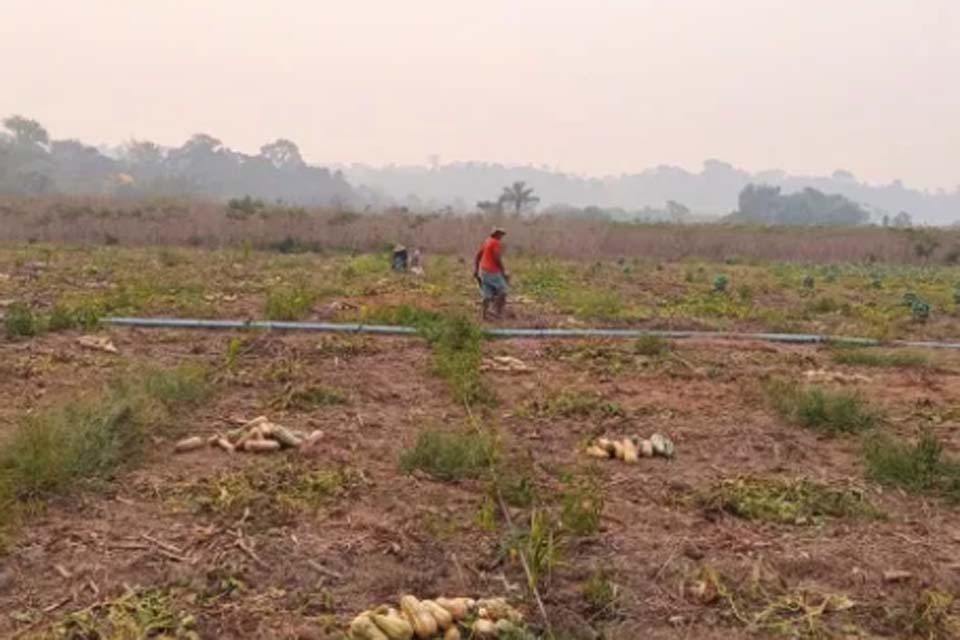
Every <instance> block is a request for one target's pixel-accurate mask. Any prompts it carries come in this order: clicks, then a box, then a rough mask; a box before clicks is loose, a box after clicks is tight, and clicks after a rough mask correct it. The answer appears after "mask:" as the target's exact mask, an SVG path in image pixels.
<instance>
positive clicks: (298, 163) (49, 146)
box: [0, 116, 356, 205]
mask: <svg viewBox="0 0 960 640" xmlns="http://www.w3.org/2000/svg"><path fill="white" fill-rule="evenodd" d="M2 124H3V130H2V131H0V193H2V194H8V195H23V196H41V195H56V194H63V195H95V194H104V195H110V196H121V197H123V196H129V197H143V196H165V195H168V196H195V197H206V198H213V199H218V200H221V199H227V198H230V197H236V196H242V195H248V196H253V197H255V198H262V199H265V200H270V201H275V200H283V201H285V202H291V203H297V204H304V205H327V204H343V205H346V204H348V203H351V202H353V201H355V200H356V194H355V192H354V190H353V189H352V188H351V186H350V184H349V183H348V182H347V181H346V179H345V178H344V177H343V175H342V174H341V173H340V172H334V173H331V172H330V171H329V170H328V169H325V168H322V167H315V166H311V165H308V164H307V163H306V162H305V161H304V159H303V157H302V156H301V154H300V150H299V148H298V147H297V145H296V144H295V143H294V142H292V141H290V140H286V139H282V138H281V139H278V140H275V141H273V142H270V143H267V144H264V145H263V146H262V147H260V152H259V153H258V154H257V155H248V154H244V153H240V152H238V151H234V150H232V149H230V148H228V147H226V146H224V144H223V143H222V142H221V141H220V140H218V139H217V138H214V137H213V136H211V135H208V134H205V133H198V134H195V135H193V136H191V137H190V139H189V140H187V141H186V142H184V143H183V145H181V146H179V147H174V148H166V147H162V146H160V145H158V144H155V143H153V142H149V141H143V140H132V141H130V142H128V143H126V144H124V145H123V146H122V147H120V148H119V149H116V150H114V152H111V153H109V154H107V153H104V152H103V151H101V150H100V149H98V148H96V147H93V146H90V145H87V144H84V143H82V142H80V141H79V140H72V139H68V140H55V139H53V138H51V136H50V134H49V132H48V131H47V130H46V129H45V128H44V127H43V126H42V125H41V124H40V123H38V122H37V121H35V120H31V119H28V118H24V117H22V116H11V117H8V118H5V119H4V120H3V121H2Z"/></svg>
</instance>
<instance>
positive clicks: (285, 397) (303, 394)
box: [270, 385, 347, 411]
mask: <svg viewBox="0 0 960 640" xmlns="http://www.w3.org/2000/svg"><path fill="white" fill-rule="evenodd" d="M346 403H347V396H346V395H344V393H343V392H342V391H340V390H339V389H334V388H332V387H325V386H322V385H311V386H307V387H295V386H291V387H289V388H287V389H286V390H284V391H283V392H282V393H281V394H280V395H279V396H277V397H276V398H274V399H273V401H271V403H270V404H271V406H273V407H274V408H277V409H283V410H285V411H290V410H294V411H309V410H311V409H316V408H317V407H330V406H334V405H341V404H346Z"/></svg>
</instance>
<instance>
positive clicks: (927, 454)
mask: <svg viewBox="0 0 960 640" xmlns="http://www.w3.org/2000/svg"><path fill="white" fill-rule="evenodd" d="M865 458H866V464H867V474H868V476H869V477H870V479H871V480H873V481H875V482H879V483H880V484H884V485H887V486H892V487H899V488H901V489H905V490H906V491H910V492H912V493H922V494H932V495H940V496H943V497H946V498H948V499H950V500H952V501H960V461H958V460H954V459H951V458H948V457H946V456H945V455H944V451H943V445H942V444H941V443H940V441H939V440H938V439H937V438H936V436H934V435H933V434H932V433H930V432H929V431H926V432H924V433H923V434H922V435H921V436H920V438H919V439H918V440H917V442H916V443H915V444H909V443H907V442H903V441H899V440H895V439H893V438H892V437H890V436H877V437H875V438H873V439H871V440H870V441H869V442H868V443H867V444H866V447H865Z"/></svg>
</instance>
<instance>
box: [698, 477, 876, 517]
mask: <svg viewBox="0 0 960 640" xmlns="http://www.w3.org/2000/svg"><path fill="white" fill-rule="evenodd" d="M694 501H695V502H696V504H697V505H698V506H699V507H700V508H702V509H703V510H704V511H706V512H707V513H728V514H730V515H733V516H736V517H738V518H743V519H745V520H762V521H765V522H774V523H777V524H792V525H803V524H815V523H817V522H819V521H821V520H823V519H824V518H828V517H829V518H854V517H876V516H878V515H879V512H878V511H877V510H876V509H875V508H874V507H873V506H872V505H871V504H870V503H869V502H867V500H866V499H865V498H864V496H863V494H862V493H861V492H859V491H854V490H850V489H834V488H831V487H827V486H824V485H821V484H818V483H816V482H812V481H810V480H806V479H796V480H793V479H791V480H787V479H778V478H759V477H742V478H735V479H731V480H724V481H722V482H720V483H719V484H717V485H715V486H714V487H712V488H710V489H707V490H705V491H700V492H698V493H696V494H695V495H694Z"/></svg>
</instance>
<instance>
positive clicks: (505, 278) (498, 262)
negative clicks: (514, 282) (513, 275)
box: [493, 251, 510, 280]
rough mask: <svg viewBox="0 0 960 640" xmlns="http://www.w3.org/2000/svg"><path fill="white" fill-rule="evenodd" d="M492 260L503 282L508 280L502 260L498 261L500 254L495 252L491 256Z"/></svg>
mask: <svg viewBox="0 0 960 640" xmlns="http://www.w3.org/2000/svg"><path fill="white" fill-rule="evenodd" d="M493 260H494V262H496V263H497V268H498V269H500V273H502V274H503V279H504V280H510V276H509V274H507V268H506V267H505V266H503V260H501V259H500V252H499V251H497V252H496V253H495V254H493Z"/></svg>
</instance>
